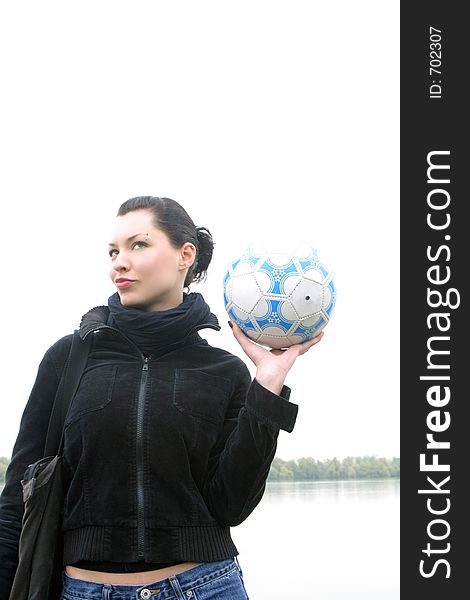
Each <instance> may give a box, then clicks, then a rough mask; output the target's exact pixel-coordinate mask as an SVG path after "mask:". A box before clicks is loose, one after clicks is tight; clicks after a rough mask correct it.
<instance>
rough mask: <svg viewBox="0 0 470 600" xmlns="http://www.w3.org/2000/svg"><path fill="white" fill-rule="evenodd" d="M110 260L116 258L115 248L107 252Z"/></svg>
mask: <svg viewBox="0 0 470 600" xmlns="http://www.w3.org/2000/svg"><path fill="white" fill-rule="evenodd" d="M108 254H109V256H110V258H116V256H117V254H118V251H117V250H116V248H112V249H111V250H110V251H109V252H108Z"/></svg>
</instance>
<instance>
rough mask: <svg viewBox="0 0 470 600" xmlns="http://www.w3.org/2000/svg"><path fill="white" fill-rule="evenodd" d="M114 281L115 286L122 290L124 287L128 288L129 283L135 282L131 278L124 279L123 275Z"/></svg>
mask: <svg viewBox="0 0 470 600" xmlns="http://www.w3.org/2000/svg"><path fill="white" fill-rule="evenodd" d="M114 283H115V284H116V287H118V288H119V289H120V290H122V289H124V288H128V287H129V286H130V285H132V284H133V283H135V281H134V280H133V279H126V278H125V277H118V278H117V279H116V281H115V282H114Z"/></svg>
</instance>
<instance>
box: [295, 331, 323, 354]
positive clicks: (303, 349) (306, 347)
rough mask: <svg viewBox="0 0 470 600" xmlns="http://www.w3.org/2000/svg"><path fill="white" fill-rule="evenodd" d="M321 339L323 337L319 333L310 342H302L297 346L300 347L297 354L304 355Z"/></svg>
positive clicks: (321, 333) (321, 332)
mask: <svg viewBox="0 0 470 600" xmlns="http://www.w3.org/2000/svg"><path fill="white" fill-rule="evenodd" d="M322 337H323V331H320V333H319V334H317V335H316V336H315V337H314V338H312V339H311V340H307V341H306V342H302V343H301V344H299V345H300V352H299V354H305V352H307V350H310V348H311V347H312V346H315V344H318V342H320V341H321V339H322Z"/></svg>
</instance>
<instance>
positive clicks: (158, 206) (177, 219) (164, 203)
mask: <svg viewBox="0 0 470 600" xmlns="http://www.w3.org/2000/svg"><path fill="white" fill-rule="evenodd" d="M136 210H150V211H151V212H152V214H153V219H154V224H155V227H157V228H158V229H160V230H161V231H163V232H164V233H166V235H167V236H168V239H169V240H170V243H171V245H172V246H173V247H174V248H180V247H181V246H182V245H183V244H184V243H185V242H191V243H192V244H194V245H195V246H196V258H195V260H194V262H193V264H192V265H191V266H190V267H189V269H188V272H187V273H186V277H185V280H184V287H188V286H189V285H190V284H191V283H193V282H194V283H198V282H200V281H204V279H205V278H206V277H207V269H208V267H209V264H210V262H211V259H212V253H213V250H214V242H213V240H212V235H211V232H210V231H209V230H208V229H207V228H206V227H196V226H195V225H194V223H193V220H192V219H191V217H190V216H189V215H188V213H187V212H186V211H185V210H184V208H183V207H182V206H181V204H178V202H176V201H175V200H171V198H158V197H155V196H136V197H135V198H130V199H129V200H126V201H125V202H124V203H123V204H121V206H120V207H119V210H118V213H117V216H118V217H122V216H124V215H126V214H127V213H130V212H133V211H136Z"/></svg>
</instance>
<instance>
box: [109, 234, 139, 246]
mask: <svg viewBox="0 0 470 600" xmlns="http://www.w3.org/2000/svg"><path fill="white" fill-rule="evenodd" d="M139 235H146V236H148V233H136V234H135V235H131V237H128V238H127V240H126V242H131V241H132V240H133V239H134V238H136V237H139ZM108 246H113V247H114V248H115V247H116V244H115V243H114V242H110V243H109V244H108Z"/></svg>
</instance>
